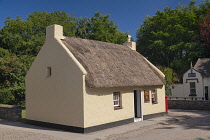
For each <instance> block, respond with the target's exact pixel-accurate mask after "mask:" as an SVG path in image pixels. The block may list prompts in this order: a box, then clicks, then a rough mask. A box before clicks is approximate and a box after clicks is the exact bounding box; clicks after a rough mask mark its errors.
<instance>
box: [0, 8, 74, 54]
mask: <svg viewBox="0 0 210 140" xmlns="http://www.w3.org/2000/svg"><path fill="white" fill-rule="evenodd" d="M5 24H6V25H5V26H4V27H3V28H2V29H1V30H0V46H2V47H3V48H4V49H9V50H10V51H11V52H12V53H15V54H17V55H28V54H29V55H32V56H36V55H37V53H38V52H39V50H40V48H41V46H42V45H43V44H44V42H45V30H46V27H47V26H49V25H52V24H59V25H62V26H64V35H66V36H75V29H76V18H75V17H73V16H72V15H69V14H67V13H65V12H63V11H55V12H52V13H47V12H45V11H44V12H37V11H35V12H34V13H33V14H29V15H28V18H27V20H26V21H24V20H23V19H22V18H20V17H17V19H11V18H7V20H6V22H5Z"/></svg>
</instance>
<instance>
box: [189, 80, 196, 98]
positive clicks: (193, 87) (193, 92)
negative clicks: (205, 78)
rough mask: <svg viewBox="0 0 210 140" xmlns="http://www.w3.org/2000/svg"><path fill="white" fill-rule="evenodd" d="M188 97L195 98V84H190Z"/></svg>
mask: <svg viewBox="0 0 210 140" xmlns="http://www.w3.org/2000/svg"><path fill="white" fill-rule="evenodd" d="M190 96H196V86H195V82H190Z"/></svg>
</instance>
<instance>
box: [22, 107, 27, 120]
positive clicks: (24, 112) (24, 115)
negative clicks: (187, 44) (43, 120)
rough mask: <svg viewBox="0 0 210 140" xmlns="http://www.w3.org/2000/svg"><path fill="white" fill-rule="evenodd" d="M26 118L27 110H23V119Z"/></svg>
mask: <svg viewBox="0 0 210 140" xmlns="http://www.w3.org/2000/svg"><path fill="white" fill-rule="evenodd" d="M25 118H26V110H25V109H24V110H22V119H25Z"/></svg>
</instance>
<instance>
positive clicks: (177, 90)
mask: <svg viewBox="0 0 210 140" xmlns="http://www.w3.org/2000/svg"><path fill="white" fill-rule="evenodd" d="M174 86H175V87H174V88H171V93H172V95H170V96H169V97H184V86H183V84H175V85H174Z"/></svg>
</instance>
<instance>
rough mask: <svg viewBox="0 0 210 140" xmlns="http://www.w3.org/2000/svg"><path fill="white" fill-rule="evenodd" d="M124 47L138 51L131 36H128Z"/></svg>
mask: <svg viewBox="0 0 210 140" xmlns="http://www.w3.org/2000/svg"><path fill="white" fill-rule="evenodd" d="M123 45H126V46H128V47H129V48H131V49H132V50H134V51H135V50H136V42H132V41H131V36H130V35H128V36H127V42H126V43H123Z"/></svg>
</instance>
